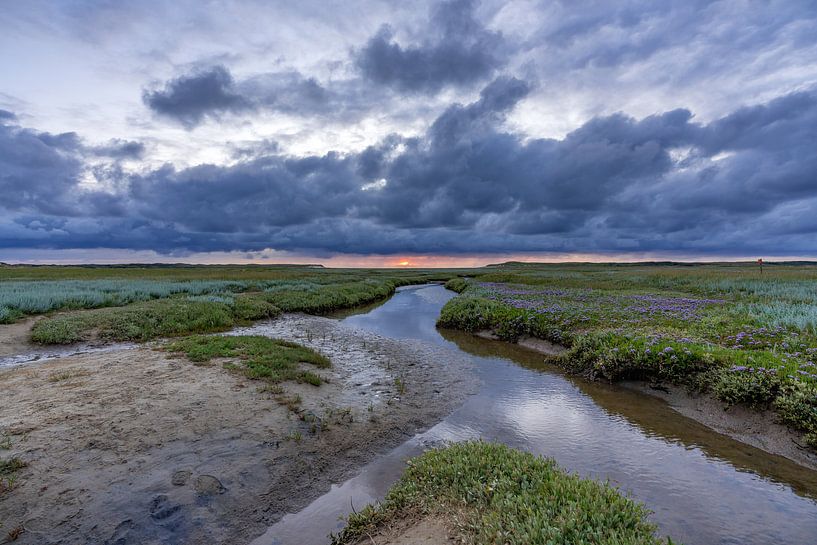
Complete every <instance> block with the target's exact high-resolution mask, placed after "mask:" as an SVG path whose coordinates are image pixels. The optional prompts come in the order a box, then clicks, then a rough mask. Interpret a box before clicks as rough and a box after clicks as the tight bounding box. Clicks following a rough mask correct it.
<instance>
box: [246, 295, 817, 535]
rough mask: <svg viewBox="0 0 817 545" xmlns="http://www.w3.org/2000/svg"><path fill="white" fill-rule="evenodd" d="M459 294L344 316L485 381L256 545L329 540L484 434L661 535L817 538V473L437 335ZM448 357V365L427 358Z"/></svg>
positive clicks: (403, 300) (535, 362)
mask: <svg viewBox="0 0 817 545" xmlns="http://www.w3.org/2000/svg"><path fill="white" fill-rule="evenodd" d="M454 295H455V294H453V293H452V292H449V291H447V290H445V289H444V288H443V287H442V286H439V285H423V286H413V287H408V288H403V289H400V290H398V292H397V293H396V294H395V295H394V296H393V297H392V298H390V299H389V300H388V301H386V302H385V303H383V304H381V305H378V306H375V307H370V308H367V309H365V312H362V313H358V314H352V315H347V316H345V317H341V319H342V321H343V322H344V324H345V325H348V326H353V327H355V328H360V329H364V330H367V331H370V332H373V333H376V334H378V335H381V336H384V337H390V338H394V339H400V340H403V341H404V342H408V343H433V344H436V345H438V346H444V347H445V348H447V349H449V350H451V351H452V353H457V352H459V355H460V356H461V355H462V354H463V353H464V354H466V355H467V356H468V357H469V358H470V359H471V361H472V362H473V368H474V371H473V372H474V373H476V375H477V377H478V378H479V380H480V381H481V383H482V384H481V386H480V388H479V391H478V393H477V394H475V395H473V396H470V397H469V398H467V400H466V401H465V402H464V404H463V405H462V406H460V407H459V408H458V409H457V410H455V411H454V412H453V413H452V414H450V415H449V416H448V417H446V418H445V419H444V420H443V421H441V422H439V423H438V424H437V425H435V426H434V427H432V428H431V429H429V430H428V431H426V432H424V433H421V434H418V435H416V436H414V437H412V438H411V439H409V440H408V441H406V442H405V443H404V444H403V445H401V446H399V447H397V448H396V449H394V450H392V451H391V452H389V453H386V454H384V455H382V456H380V457H378V458H376V459H375V460H374V461H372V462H371V463H369V464H367V465H366V466H365V467H364V468H363V469H362V470H361V472H360V473H359V474H358V475H357V476H356V477H353V478H351V479H349V480H348V481H346V482H344V483H339V484H336V485H333V486H332V489H331V490H330V491H329V492H327V493H326V494H324V495H323V496H321V497H320V498H318V499H317V500H315V501H314V502H313V503H312V504H310V505H309V506H308V507H306V508H305V509H303V510H302V511H300V512H298V513H294V514H290V515H287V516H285V517H284V518H283V519H282V520H281V521H280V522H278V523H277V524H275V525H273V526H271V527H270V528H269V530H268V531H267V532H266V533H265V534H264V535H263V536H261V537H259V538H258V539H256V540H255V541H253V545H294V544H302V543H316V544H317V543H326V542H327V541H328V539H327V537H326V536H327V535H328V533H329V532H333V531H337V530H338V529H339V528H340V527H341V523H340V522H339V517H340V516H343V515H346V514H348V513H349V512H350V511H351V509H352V507H354V508H356V509H360V508H361V507H363V506H364V505H365V504H366V503H369V502H372V501H376V500H378V499H380V498H382V497H383V495H384V494H385V493H386V491H387V490H388V488H389V486H390V485H391V484H392V483H394V481H396V480H397V479H398V478H399V476H400V474H401V472H402V470H403V468H404V463H405V460H406V458H408V457H411V456H414V455H417V454H419V453H421V452H422V451H423V450H424V449H426V448H429V447H430V446H434V445H439V444H442V443H444V442H446V441H460V440H465V439H474V438H483V439H486V440H490V441H500V442H502V443H505V444H508V445H510V446H512V447H515V448H519V449H523V450H527V451H529V452H533V453H535V454H540V455H543V456H548V457H552V458H554V459H555V460H556V461H557V462H558V463H559V464H560V465H561V466H562V467H564V468H565V469H567V470H569V471H574V472H578V473H579V474H581V475H582V476H588V477H593V478H596V479H600V480H605V479H609V480H610V481H611V482H612V483H614V484H616V485H618V486H619V487H620V488H621V490H622V491H624V492H627V493H629V494H631V495H632V496H633V497H634V498H636V499H638V500H640V501H643V502H644V503H646V505H647V506H648V507H649V508H650V509H651V510H652V511H653V512H654V514H653V515H652V517H651V518H652V520H653V521H654V522H656V523H657V524H658V526H659V533H660V534H661V535H670V536H672V537H673V539H675V540H679V541H680V542H682V543H686V544H688V545H712V544H724V545H725V544H736V545H737V544H743V545H747V544H757V545H765V544H768V543H777V544H792V545H806V544H810V543H814V542H815V539H817V473H816V472H813V471H811V470H808V469H806V468H803V467H801V466H799V465H797V464H795V463H793V462H791V461H789V460H787V459H786V458H783V457H780V456H775V455H771V454H767V453H766V452H764V451H761V450H759V449H756V448H754V447H751V446H748V445H745V444H743V443H740V442H738V441H735V440H733V439H730V438H728V437H726V436H723V435H721V434H718V433H715V432H713V431H711V430H709V429H708V428H706V427H705V426H703V425H701V424H699V423H697V422H695V421H693V420H690V419H688V418H685V417H684V416H682V415H680V414H678V413H676V412H675V411H673V410H672V409H670V408H669V407H668V406H667V405H666V404H665V403H664V402H662V401H661V400H659V399H656V398H653V397H650V396H646V395H643V394H640V393H638V392H634V391H629V390H626V389H622V388H617V387H615V386H611V385H606V384H599V383H590V382H587V381H584V380H582V379H578V378H574V377H570V376H566V375H565V374H564V373H562V372H561V371H560V370H559V369H557V368H555V367H553V366H551V365H548V364H546V363H544V361H543V357H542V356H541V355H540V354H536V353H534V352H531V351H528V350H526V349H524V348H521V347H518V346H515V345H511V344H507V343H502V342H498V341H490V340H485V339H480V338H476V337H474V336H472V335H470V334H465V333H461V332H454V331H441V330H438V329H437V328H436V327H435V322H436V319H437V317H438V316H439V312H440V309H441V308H442V306H443V305H444V304H445V302H446V301H448V300H449V299H450V298H451V297H453V296H454ZM433 363H434V365H441V366H442V365H445V361H437V362H433Z"/></svg>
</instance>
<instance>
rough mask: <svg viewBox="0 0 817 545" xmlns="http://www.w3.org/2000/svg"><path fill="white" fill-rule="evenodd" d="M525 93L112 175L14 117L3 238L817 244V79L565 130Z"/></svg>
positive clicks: (502, 92)
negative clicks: (339, 148)
mask: <svg viewBox="0 0 817 545" xmlns="http://www.w3.org/2000/svg"><path fill="white" fill-rule="evenodd" d="M530 92H531V86H530V85H529V84H528V83H526V82H525V81H522V80H519V79H515V78H510V77H499V78H496V79H494V80H493V81H492V82H490V83H489V84H487V85H486V86H485V87H484V88H483V89H482V91H481V93H480V95H479V98H478V99H477V100H475V101H473V102H472V103H470V104H455V105H452V106H450V107H449V108H447V109H446V110H445V111H443V112H442V113H441V114H440V115H439V116H438V117H437V119H436V120H435V121H434V122H433V123H432V124H431V125H430V126H429V127H428V129H427V131H426V132H425V133H424V134H422V135H420V136H418V137H413V138H406V137H402V136H399V135H392V136H389V137H387V138H384V139H383V140H382V141H381V142H380V143H378V144H377V145H374V146H370V147H369V148H367V149H365V150H363V151H361V152H359V153H348V154H339V153H327V154H324V155H312V156H305V157H292V156H288V155H286V154H285V153H282V152H281V150H280V149H279V148H278V146H277V145H276V144H275V142H274V141H261V142H258V143H255V145H247V146H244V147H243V148H242V150H246V152H244V151H242V152H241V153H239V154H238V155H237V159H238V161H237V162H236V163H234V164H231V165H222V166H218V165H207V164H205V165H199V166H195V167H191V168H184V169H179V168H176V167H174V166H173V165H170V164H168V165H166V166H164V167H162V168H159V169H155V170H151V171H144V172H140V173H127V172H124V171H122V170H121V169H119V168H116V167H115V166H111V167H110V168H106V169H99V170H98V171H95V172H96V174H97V176H96V177H97V178H98V179H103V180H107V181H108V182H109V183H108V184H107V185H106V186H105V187H109V188H110V187H113V188H114V189H113V190H111V189H108V190H105V191H103V190H101V189H99V190H85V191H79V190H78V189H79V185H78V179H79V177H80V175H81V173H82V170H83V163H82V157H83V153H88V151H87V149H88V147H87V146H85V145H84V144H83V143H82V141H81V140H80V139H78V138H77V137H76V135H71V134H70V133H68V134H60V135H51V134H46V133H37V132H35V131H31V130H29V129H23V128H20V127H9V126H3V127H0V166H1V167H2V172H3V173H4V175H3V177H2V178H0V183H1V184H4V185H3V189H4V192H5V193H9V194H12V195H13V198H12V199H10V200H6V201H4V202H3V203H2V204H0V206H1V207H4V208H5V209H6V210H8V211H9V212H10V214H8V215H7V219H6V220H5V222H3V221H0V246H2V245H6V246H14V247H35V246H36V247H39V246H42V245H50V246H52V247H61V248H77V247H112V248H129V249H152V250H157V251H160V252H165V253H174V252H175V253H178V252H184V251H195V252H202V251H231V250H245V251H251V250H260V249H264V248H274V249H276V250H291V251H309V252H313V253H315V252H318V253H319V252H341V253H395V252H413V253H474V252H511V251H536V252H543V251H556V252H615V251H627V252H649V251H662V252H665V251H683V252H687V253H689V252H693V253H699V254H701V253H703V254H706V253H715V254H719V255H723V254H729V253H743V254H745V253H753V252H762V253H765V254H768V253H769V252H771V251H774V249H775V248H779V251H781V252H784V253H787V254H791V253H806V254H808V253H815V252H817V244H815V240H817V237H815V234H817V223H815V221H814V219H813V218H814V215H815V212H817V208H815V207H817V185H815V184H814V173H815V172H817V158H815V156H814V154H813V152H812V151H813V150H812V148H813V143H814V142H817V92H815V91H813V90H812V91H802V92H797V93H790V94H787V95H785V96H781V97H778V98H776V99H773V100H771V101H768V102H766V103H763V104H758V105H754V106H749V107H743V108H738V109H736V110H735V111H734V112H732V113H730V114H728V115H725V116H722V117H721V118H719V119H716V120H713V121H711V122H709V123H700V122H697V121H696V119H695V117H694V115H693V114H692V112H691V111H689V110H687V109H676V110H670V111H668V112H664V113H661V114H656V115H651V116H647V117H644V118H641V119H636V118H633V117H631V116H628V115H626V114H623V113H617V114H613V115H607V116H599V117H596V118H593V119H590V120H589V121H587V122H586V123H584V124H583V125H581V126H580V127H578V128H577V129H576V130H574V131H571V132H570V133H568V134H567V135H566V136H565V137H564V138H561V139H531V138H526V137H524V136H523V135H519V134H516V133H514V132H513V131H511V130H510V129H509V128H508V125H507V118H508V116H509V115H510V114H512V113H513V111H514V109H515V108H516V107H517V106H518V105H519V104H520V102H521V101H523V100H525V99H526V97H527V96H529V93H530ZM113 147H116V146H115V145H114V146H113ZM9 173H11V175H10V174H9ZM15 173H16V175H14V174H15ZM24 180H25V181H27V183H24V182H23V181H24ZM30 180H34V183H29V182H30ZM37 180H40V181H39V182H38V181H37ZM55 180H57V182H55ZM60 180H61V182H59V181H60ZM61 195H62V196H63V198H61V197H60V196H61ZM69 196H70V198H69ZM45 203H48V204H47V206H45Z"/></svg>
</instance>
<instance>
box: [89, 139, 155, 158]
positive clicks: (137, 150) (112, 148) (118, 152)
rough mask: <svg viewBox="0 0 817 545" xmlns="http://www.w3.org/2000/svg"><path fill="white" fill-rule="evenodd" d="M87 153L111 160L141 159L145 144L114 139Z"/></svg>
mask: <svg viewBox="0 0 817 545" xmlns="http://www.w3.org/2000/svg"><path fill="white" fill-rule="evenodd" d="M89 151H91V152H92V153H93V154H94V155H98V156H101V157H110V158H111V159H141V158H142V157H143V156H144V155H145V144H143V143H142V142H137V141H134V140H121V139H114V140H111V141H109V142H108V143H107V144H104V145H102V146H95V147H92V148H90V150H89Z"/></svg>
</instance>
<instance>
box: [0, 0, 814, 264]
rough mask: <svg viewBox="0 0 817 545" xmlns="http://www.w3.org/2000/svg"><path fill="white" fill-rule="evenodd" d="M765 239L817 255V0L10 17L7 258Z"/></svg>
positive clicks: (526, 255)
mask: <svg viewBox="0 0 817 545" xmlns="http://www.w3.org/2000/svg"><path fill="white" fill-rule="evenodd" d="M613 4H615V5H613ZM760 256H763V257H767V258H774V257H775V256H778V257H781V256H786V257H790V256H791V257H817V3H815V2H814V1H813V0H805V1H802V2H800V1H796V0H781V1H774V0H770V1H751V0H743V1H740V0H725V1H719V2H705V1H695V0H679V1H663V2H647V1H620V2H608V1H607V0H597V1H590V0H587V1H585V0H571V1H564V2H558V1H545V0H542V1H534V0H512V1H504V2H503V1H499V0H482V1H481V2H480V1H476V0H473V1H472V0H453V1H444V2H438V1H433V2H390V1H375V0H361V1H354V0H352V1H347V0H344V1H340V0H337V1H336V0H304V1H301V2H283V1H282V2H269V1H261V0H258V1H252V0H248V1H243V2H228V1H226V0H225V1H203V0H175V1H173V2H170V1H166V2H160V1H157V0H143V1H140V2H130V3H123V2H117V1H115V0H74V1H70V2H69V1H64V2H58V1H54V0H51V1H45V0H27V1H26V2H7V3H4V5H3V9H2V11H0V261H6V262H20V261H32V262H70V261H89V262H115V261H120V262H121V261H125V262H130V261H196V262H249V261H258V262H276V261H281V262H303V261H309V262H323V263H327V264H335V265H345V264H372V265H393V264H396V263H399V262H404V261H408V262H410V263H412V264H417V265H434V264H438V265H449V264H465V265H472V264H479V263H484V262H490V261H497V260H502V259H511V258H516V259H520V258H521V259H538V260H542V259H549V260H553V259H556V260H562V259H582V260H584V259H606V260H611V259H621V260H631V259H650V258H670V259H721V258H745V257H760Z"/></svg>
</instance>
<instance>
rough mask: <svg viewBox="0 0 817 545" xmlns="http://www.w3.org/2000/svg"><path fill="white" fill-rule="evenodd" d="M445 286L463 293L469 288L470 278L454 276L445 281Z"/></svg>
mask: <svg viewBox="0 0 817 545" xmlns="http://www.w3.org/2000/svg"><path fill="white" fill-rule="evenodd" d="M445 288H446V289H449V290H451V291H455V292H457V293H462V292H464V291H465V290H466V288H468V280H466V279H465V278H459V277H457V278H452V279H451V280H449V281H448V282H446V283H445Z"/></svg>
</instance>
